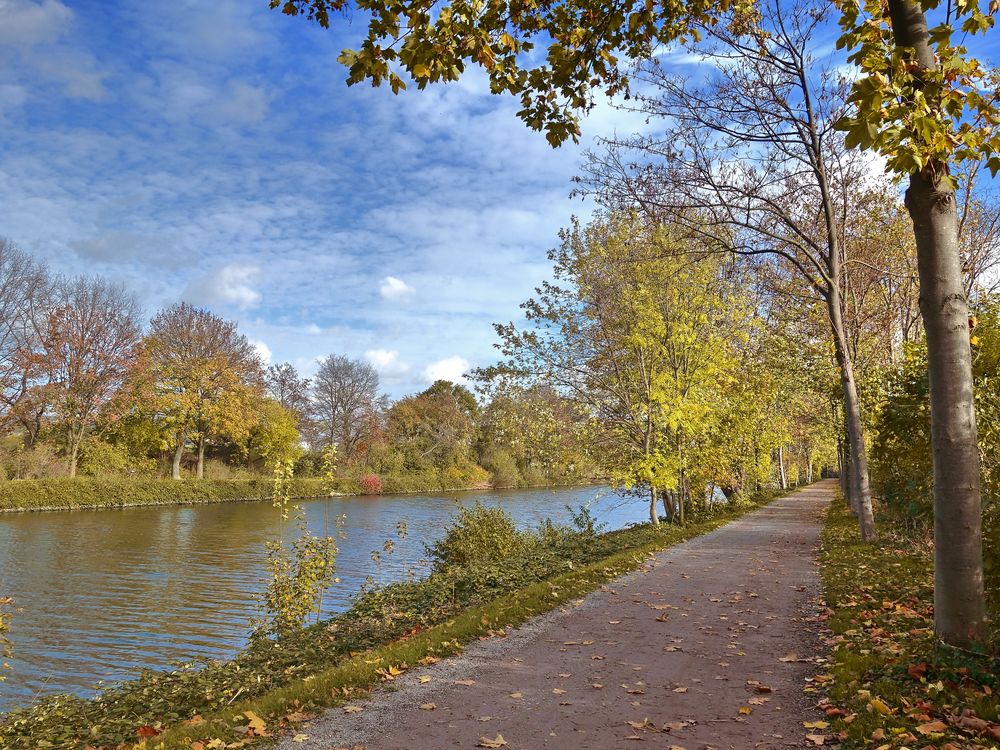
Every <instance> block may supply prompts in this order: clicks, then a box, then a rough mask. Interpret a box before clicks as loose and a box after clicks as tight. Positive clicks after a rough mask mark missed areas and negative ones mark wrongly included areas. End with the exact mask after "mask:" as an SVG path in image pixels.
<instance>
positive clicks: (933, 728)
mask: <svg viewBox="0 0 1000 750" xmlns="http://www.w3.org/2000/svg"><path fill="white" fill-rule="evenodd" d="M947 728H948V725H947V724H945V723H944V722H943V721H928V722H927V723H926V724H921V725H920V726H918V727H917V731H918V732H920V734H939V733H941V732H943V731H945V730H946V729H947Z"/></svg>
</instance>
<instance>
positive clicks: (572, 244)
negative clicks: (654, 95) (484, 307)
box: [482, 214, 748, 524]
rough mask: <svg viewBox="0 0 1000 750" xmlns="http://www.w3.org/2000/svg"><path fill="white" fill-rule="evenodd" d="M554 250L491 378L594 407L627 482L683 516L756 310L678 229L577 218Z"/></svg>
mask: <svg viewBox="0 0 1000 750" xmlns="http://www.w3.org/2000/svg"><path fill="white" fill-rule="evenodd" d="M562 238H563V243H562V246H561V247H560V248H559V249H557V250H554V251H552V252H551V253H550V258H551V260H552V261H553V263H554V276H555V281H554V282H546V283H545V284H544V285H543V286H542V287H541V288H540V289H539V290H538V296H537V297H536V298H534V299H532V300H529V301H528V302H526V303H525V304H524V305H523V307H524V309H525V315H526V317H527V319H528V322H529V327H528V328H527V329H526V330H519V329H518V328H517V327H516V326H515V325H513V324H509V325H498V326H496V328H497V332H498V334H499V335H500V338H501V344H500V348H501V351H502V352H503V354H504V356H505V360H504V361H502V362H501V363H500V364H499V365H497V366H496V367H494V368H489V369H487V370H485V371H483V373H482V376H483V377H487V378H489V377H496V376H511V377H517V378H521V379H523V380H525V381H527V382H540V383H544V384H547V385H549V386H550V387H553V388H556V389H557V390H558V391H560V392H561V393H563V394H565V395H566V396H567V397H568V398H570V399H572V400H574V401H576V402H577V403H578V404H580V405H581V407H583V408H586V409H587V410H588V412H589V413H590V414H591V415H592V418H593V419H594V421H595V423H596V425H597V429H598V435H597V439H598V445H599V450H600V454H601V458H602V460H603V462H604V464H605V466H607V467H608V468H609V469H610V470H611V471H612V472H613V474H614V477H615V479H616V480H617V481H618V482H619V483H620V484H621V485H623V486H624V487H626V488H637V489H642V491H644V492H645V493H646V494H647V495H648V498H649V512H650V520H651V522H653V523H654V524H655V523H658V512H657V501H658V499H659V498H663V500H664V505H665V506H666V507H667V512H668V515H671V516H673V515H674V514H675V513H677V514H679V516H680V518H681V519H682V520H683V516H684V508H685V504H686V502H687V501H688V500H689V499H690V488H691V476H692V475H699V476H700V474H699V469H700V468H701V466H700V465H699V461H700V457H699V455H698V453H697V451H694V450H692V446H695V445H697V444H698V443H699V442H700V441H702V440H704V439H705V434H706V431H707V429H708V425H709V419H708V415H709V413H710V411H711V408H712V406H711V405H712V403H713V402H714V401H715V400H716V394H717V389H718V388H719V387H720V385H724V384H726V383H728V382H731V380H732V379H733V378H734V377H735V371H734V370H732V369H730V367H731V366H732V365H733V364H734V362H735V358H734V356H733V354H734V348H735V346H736V345H737V344H738V342H739V340H740V337H741V335H742V334H741V333H740V331H741V329H742V328H744V327H745V323H746V318H745V316H746V315H747V314H748V309H747V305H746V303H745V300H744V299H742V298H741V296H740V294H739V291H738V290H739V286H740V285H739V283H738V282H737V278H736V276H734V275H732V274H731V273H730V269H729V268H728V267H727V266H726V265H725V264H723V263H720V258H719V256H710V255H703V256H702V257H698V258H695V257H694V256H693V255H692V253H691V252H690V250H689V249H683V248H682V247H681V243H682V242H683V240H680V239H678V237H677V236H676V234H674V233H673V231H672V228H670V227H665V226H661V225H656V224H644V223H643V222H642V221H641V220H640V219H639V218H638V217H636V216H630V215H627V214H626V215H612V216H609V217H604V218H601V219H599V220H596V221H595V222H593V223H592V224H591V225H589V226H587V227H586V228H581V227H580V226H579V225H574V227H573V228H572V229H571V230H568V231H565V232H563V234H562Z"/></svg>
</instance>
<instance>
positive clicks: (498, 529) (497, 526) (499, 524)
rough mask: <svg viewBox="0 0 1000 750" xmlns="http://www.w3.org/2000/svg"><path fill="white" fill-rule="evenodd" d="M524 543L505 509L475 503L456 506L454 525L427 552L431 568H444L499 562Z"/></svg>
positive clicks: (520, 548)
mask: <svg viewBox="0 0 1000 750" xmlns="http://www.w3.org/2000/svg"><path fill="white" fill-rule="evenodd" d="M526 543H527V542H526V538H525V535H524V533H523V532H520V531H518V530H517V526H515V525H514V519H513V518H512V517H511V516H510V514H509V513H507V511H505V510H504V509H503V508H500V507H498V506H495V505H490V506H487V505H483V504H482V503H480V502H476V504H475V505H474V506H472V507H471V508H466V507H461V508H459V510H458V518H457V519H456V520H455V522H454V524H452V526H451V527H450V528H449V529H448V531H447V532H446V533H445V535H444V538H443V539H441V540H440V541H438V542H437V543H436V544H434V546H432V547H430V548H429V549H428V553H429V554H430V556H431V558H432V559H433V560H434V564H435V567H436V568H438V569H441V570H444V569H446V568H448V567H451V566H463V565H471V564H474V563H491V562H493V563H495V562H499V561H500V560H504V559H506V558H508V557H511V556H512V555H515V554H516V553H517V552H519V551H520V550H522V549H523V548H524V546H525V544H526Z"/></svg>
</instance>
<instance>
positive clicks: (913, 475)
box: [871, 298, 1000, 606]
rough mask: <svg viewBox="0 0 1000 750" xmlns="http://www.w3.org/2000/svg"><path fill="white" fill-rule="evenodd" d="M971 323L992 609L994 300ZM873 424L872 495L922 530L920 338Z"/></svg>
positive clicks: (926, 452) (925, 455)
mask: <svg viewBox="0 0 1000 750" xmlns="http://www.w3.org/2000/svg"><path fill="white" fill-rule="evenodd" d="M974 321H975V323H976V325H975V329H974V331H973V335H972V349H973V362H972V370H973V379H974V385H975V400H976V418H977V424H978V428H979V454H980V459H981V465H982V473H981V483H982V485H981V486H982V499H983V519H984V529H983V533H984V540H983V548H984V552H985V565H986V577H987V586H986V590H987V596H989V597H991V598H992V599H993V601H994V606H995V605H996V604H1000V374H998V373H1000V299H998V298H988V299H985V300H983V301H982V302H981V304H979V305H978V307H977V308H976V309H975V313H974ZM875 427H876V437H875V440H874V443H873V445H872V456H871V472H872V483H873V486H874V488H875V490H876V492H878V494H879V495H880V496H881V498H882V500H883V502H884V503H886V504H887V505H888V506H889V507H890V508H891V509H893V510H894V511H895V512H897V513H901V514H903V515H905V516H906V517H908V518H909V519H910V522H911V523H913V522H916V523H920V524H922V525H924V526H927V525H929V523H930V519H931V514H932V502H933V496H932V492H933V465H932V460H931V439H930V395H929V388H928V383H927V347H926V344H925V343H924V342H923V341H920V342H917V343H915V344H910V345H908V346H907V347H906V349H905V352H904V357H903V360H902V362H901V363H900V364H899V366H898V367H897V368H896V370H895V371H892V372H890V373H889V374H888V377H887V381H886V385H885V392H884V394H883V402H882V404H881V408H880V409H879V411H878V412H877V415H876V422H875Z"/></svg>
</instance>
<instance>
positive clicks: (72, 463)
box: [69, 430, 83, 477]
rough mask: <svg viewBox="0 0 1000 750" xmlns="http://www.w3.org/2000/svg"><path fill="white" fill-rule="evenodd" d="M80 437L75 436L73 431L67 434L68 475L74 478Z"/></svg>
mask: <svg viewBox="0 0 1000 750" xmlns="http://www.w3.org/2000/svg"><path fill="white" fill-rule="evenodd" d="M82 439H83V437H82V436H77V435H76V434H75V433H74V432H73V430H70V432H69V475H70V476H71V477H75V476H76V464H77V459H78V457H79V455H80V441H81V440H82Z"/></svg>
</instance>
